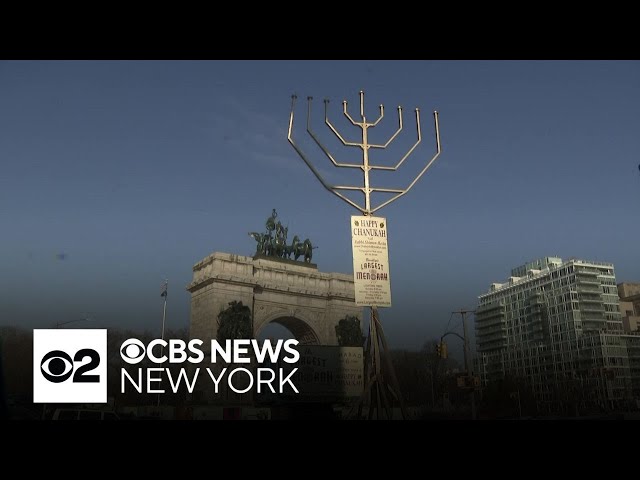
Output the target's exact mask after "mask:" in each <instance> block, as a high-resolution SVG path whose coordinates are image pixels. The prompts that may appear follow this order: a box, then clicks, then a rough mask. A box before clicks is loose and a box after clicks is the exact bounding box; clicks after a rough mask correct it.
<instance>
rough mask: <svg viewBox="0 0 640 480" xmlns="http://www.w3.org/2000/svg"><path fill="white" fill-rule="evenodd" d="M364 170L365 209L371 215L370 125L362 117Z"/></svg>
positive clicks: (366, 213)
mask: <svg viewBox="0 0 640 480" xmlns="http://www.w3.org/2000/svg"><path fill="white" fill-rule="evenodd" d="M361 126H362V145H361V147H362V170H363V172H364V209H365V212H364V214H365V215H371V189H370V188H369V170H370V167H369V143H368V138H367V127H368V126H369V125H368V124H367V122H366V120H365V118H364V117H362V125H361Z"/></svg>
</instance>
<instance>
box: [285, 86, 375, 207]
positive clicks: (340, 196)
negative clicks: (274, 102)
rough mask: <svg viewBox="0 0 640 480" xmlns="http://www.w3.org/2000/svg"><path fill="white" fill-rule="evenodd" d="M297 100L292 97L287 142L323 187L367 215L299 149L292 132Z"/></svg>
mask: <svg viewBox="0 0 640 480" xmlns="http://www.w3.org/2000/svg"><path fill="white" fill-rule="evenodd" d="M296 98H297V97H296V96H295V95H292V96H291V115H290V116H289V131H288V133H287V140H288V141H289V143H290V144H291V146H292V147H293V149H294V150H295V151H296V152H297V154H298V155H299V156H300V158H302V160H303V161H304V163H306V164H307V167H309V170H311V172H313V174H314V175H315V177H316V178H317V179H318V181H319V182H320V183H321V184H322V186H323V187H324V188H326V189H327V190H328V191H330V192H331V193H333V194H334V195H336V196H337V197H339V198H341V199H342V200H344V201H345V202H347V203H348V204H349V205H351V206H352V207H354V208H355V209H357V210H359V211H360V212H362V213H363V214H364V213H366V210H365V209H364V208H362V207H361V206H359V205H358V204H356V203H355V202H353V201H352V200H351V199H349V198H347V197H345V196H344V195H342V194H341V193H340V192H338V191H336V190H335V187H333V186H331V185H329V184H328V183H327V182H325V181H324V178H322V176H321V175H320V172H318V170H316V168H315V167H314V166H313V164H312V163H311V162H310V161H309V160H308V159H307V157H306V155H305V154H304V152H303V151H302V150H301V149H300V148H298V146H297V145H296V144H295V142H294V141H293V136H292V131H293V113H294V107H295V102H296Z"/></svg>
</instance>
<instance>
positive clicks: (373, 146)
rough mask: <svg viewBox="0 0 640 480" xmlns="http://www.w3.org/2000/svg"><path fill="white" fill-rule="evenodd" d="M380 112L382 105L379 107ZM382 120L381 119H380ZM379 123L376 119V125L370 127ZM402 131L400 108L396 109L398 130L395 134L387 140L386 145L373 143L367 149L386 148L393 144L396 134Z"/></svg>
mask: <svg viewBox="0 0 640 480" xmlns="http://www.w3.org/2000/svg"><path fill="white" fill-rule="evenodd" d="M380 111H382V105H380ZM381 118H382V117H381ZM379 121H380V119H378V120H377V121H376V123H374V124H373V125H372V127H375V126H376V125H377V124H378V122H379ZM401 131H402V107H398V130H396V133H394V134H393V135H392V136H391V138H390V139H389V140H387V143H385V144H384V145H375V144H373V143H370V144H369V148H387V147H388V146H389V144H390V143H391V142H393V140H394V139H395V138H396V137H397V136H398V134H399V133H400V132H401Z"/></svg>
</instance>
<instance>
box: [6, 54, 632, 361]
mask: <svg viewBox="0 0 640 480" xmlns="http://www.w3.org/2000/svg"><path fill="white" fill-rule="evenodd" d="M360 90H362V91H364V110H365V116H366V117H367V120H368V121H372V120H375V118H377V116H378V114H379V110H378V105H380V104H384V106H385V116H384V119H383V120H382V121H381V122H380V124H379V125H378V126H376V127H375V128H374V129H372V130H370V132H369V134H370V141H371V142H375V143H385V142H386V140H387V139H388V138H389V137H390V136H391V135H392V134H393V133H394V132H395V130H396V128H397V126H398V111H397V106H398V105H401V106H402V107H403V124H404V129H403V131H402V132H401V134H400V135H399V136H398V137H397V138H396V140H395V141H394V142H393V143H392V144H391V145H390V147H389V148H388V149H386V150H375V151H372V153H371V155H370V159H371V162H372V163H375V164H379V165H393V164H395V163H396V162H397V161H398V160H399V159H400V158H402V156H403V155H404V154H405V152H406V151H407V150H408V149H409V148H410V147H411V145H413V143H414V142H415V140H416V123H415V113H414V112H415V108H419V109H420V115H421V127H422V143H421V144H420V145H419V146H418V147H417V148H416V150H415V151H414V152H413V154H412V155H411V156H410V157H409V158H408V159H407V160H406V161H405V162H404V164H403V165H402V166H401V167H400V169H399V170H398V172H394V173H389V172H374V173H373V174H372V177H371V178H372V184H374V185H376V186H379V187H389V188H398V187H400V188H404V187H406V186H407V185H408V184H409V183H410V182H411V181H412V180H413V178H414V177H415V175H417V173H419V172H420V170H421V169H422V168H423V166H424V165H425V164H426V162H428V161H429V160H430V159H431V158H432V156H433V155H434V153H435V136H434V123H433V115H432V112H433V111H434V110H437V111H438V112H439V124H440V138H441V144H442V153H441V155H440V157H439V158H438V159H437V161H436V162H435V163H434V164H433V165H432V167H431V168H430V169H429V170H428V171H427V173H426V174H425V175H424V176H423V177H422V178H421V179H420V181H418V183H416V185H415V186H414V187H413V188H412V189H411V191H410V192H409V193H407V194H406V195H404V196H403V197H401V198H400V199H398V200H397V201H395V202H393V203H391V204H390V205H388V206H386V207H384V208H383V209H381V210H380V211H378V212H376V215H378V216H382V217H385V218H386V219H387V226H388V235H389V238H388V241H389V268H390V276H391V279H392V280H391V291H392V306H391V307H390V308H384V309H381V310H380V318H381V321H382V323H383V325H384V328H385V334H386V336H387V339H388V342H389V344H390V346H392V347H396V348H408V349H417V348H420V347H421V346H422V344H423V343H424V342H425V341H428V340H430V339H432V338H435V337H439V336H440V335H442V334H443V333H444V332H445V330H446V329H447V328H448V327H449V328H458V330H457V331H459V332H460V331H461V330H459V324H460V322H459V316H458V317H455V316H454V317H453V318H452V315H451V312H452V311H454V310H459V309H461V308H474V307H475V306H476V303H477V298H478V296H479V295H481V294H483V293H485V292H486V291H487V290H488V288H489V285H490V284H491V283H492V282H500V281H504V280H505V279H506V278H507V277H508V276H509V274H510V270H511V268H513V267H515V266H518V265H521V264H523V263H525V262H527V261H530V260H533V259H536V258H540V257H544V256H559V257H561V258H563V259H568V258H569V257H577V258H581V259H586V260H595V261H605V262H612V263H613V264H614V266H615V272H616V279H617V281H618V282H623V281H630V282H633V281H635V282H640V248H638V245H639V244H640V243H639V241H638V239H639V238H640V223H639V222H638V207H639V206H640V170H639V168H638V166H639V164H640V115H639V112H640V62H638V61H560V60H554V61H506V60H497V61H479V60H472V61H462V60H459V61H427V60H414V61H400V60H395V61H372V60H367V61H351V60H349V61H347V60H340V61H329V60H323V61H320V60H314V61H294V60H289V61H284V60H282V61H268V60H261V61H250V60H237V61H231V60H225V61H222V60H209V61H185V60H182V61H133V60H128V61H79V60H75V61H3V62H0V225H1V229H0V231H1V235H0V252H1V253H0V325H20V326H23V327H25V328H50V327H52V326H54V325H55V324H56V323H61V322H67V321H69V322H70V321H74V320H77V319H81V318H85V317H87V316H89V317H90V318H91V319H92V322H93V324H94V325H96V326H99V327H100V328H113V327H118V328H131V329H134V330H149V331H152V332H156V331H157V332H158V333H159V331H160V328H161V322H162V309H163V304H162V301H163V299H162V298H161V297H160V287H161V284H162V282H163V281H164V279H165V278H167V279H168V280H169V287H168V289H169V296H168V302H167V327H168V328H175V329H178V328H183V327H188V324H189V315H190V294H189V292H187V290H186V286H187V285H188V284H189V283H190V282H191V279H192V267H193V265H194V264H196V263H197V262H198V261H200V260H201V259H203V258H204V257H206V256H207V255H210V254H211V253H213V252H227V253H235V254H239V255H253V253H254V252H255V241H253V240H252V239H251V238H250V237H249V236H248V235H247V233H248V232H250V231H262V230H264V223H265V220H266V219H267V217H268V216H269V215H270V214H271V211H272V209H274V208H275V209H276V210H277V212H278V219H279V220H282V222H283V223H285V224H288V225H289V238H292V236H293V235H294V234H298V235H299V236H300V237H302V238H306V237H309V238H310V239H311V240H312V241H313V243H314V245H317V246H318V248H317V249H316V250H314V256H313V261H314V263H317V265H318V269H319V270H320V271H322V272H342V273H346V274H351V273H352V256H351V234H350V229H349V222H350V216H351V215H357V214H358V212H357V211H356V210H355V209H354V208H353V207H351V206H350V205H348V204H347V203H345V202H343V201H342V200H340V199H339V198H337V197H336V196H334V195H332V194H331V193H329V192H328V191H327V190H325V189H324V188H323V187H322V185H321V184H320V183H319V182H318V180H317V179H316V178H315V177H314V175H313V174H312V172H311V171H310V170H309V169H308V167H307V166H306V165H305V164H304V162H303V161H302V159H301V158H300V157H299V156H298V155H297V154H296V152H295V151H294V150H293V148H292V147H291V146H290V145H289V143H288V142H287V128H288V122H289V115H290V111H291V95H292V94H294V93H295V94H297V96H298V101H297V104H296V108H295V121H294V129H293V135H294V138H295V139H296V142H297V143H298V144H299V145H300V146H301V148H303V149H304V151H305V153H306V154H307V156H308V157H309V158H310V159H311V161H312V162H313V163H314V164H315V165H316V166H317V168H318V169H319V171H320V172H321V174H322V175H323V176H324V178H325V179H326V180H327V181H328V182H329V183H333V184H343V185H344V184H353V185H358V184H360V185H361V184H362V174H361V173H360V174H358V173H357V172H354V171H350V170H348V169H342V168H340V169H338V168H336V167H333V166H332V164H331V163H330V161H329V160H328V159H327V158H326V157H325V156H324V155H323V154H322V152H321V151H320V150H319V149H318V148H317V147H316V146H315V144H313V142H312V141H311V139H310V137H309V136H308V134H307V133H306V131H305V120H306V111H307V100H306V98H307V97H308V96H312V97H313V102H312V119H311V124H312V129H313V131H314V133H316V135H318V137H319V138H320V139H321V141H322V142H323V143H324V144H325V145H326V146H327V147H328V148H329V150H330V151H331V153H332V154H333V155H334V157H335V158H336V159H337V160H338V161H342V162H349V163H352V162H360V161H361V155H362V154H361V152H360V153H358V152H359V150H358V149H354V148H347V147H344V146H342V145H341V144H340V143H339V141H338V140H337V139H336V138H335V136H334V135H333V134H332V132H331V131H330V130H329V129H328V128H327V127H326V126H325V125H324V114H323V108H324V105H323V99H325V98H327V99H329V100H330V103H329V105H328V112H329V118H330V120H331V121H332V123H333V124H334V125H335V126H336V128H337V129H338V130H339V131H340V132H341V134H342V135H343V137H345V139H346V140H347V141H359V140H360V139H359V136H358V135H359V134H360V129H359V128H356V127H353V126H351V125H350V124H348V123H347V121H346V119H345V117H344V116H343V115H342V101H343V100H347V102H348V108H349V112H350V113H351V115H352V116H353V117H354V118H355V119H359V115H358V114H359V107H360V105H359V95H358V92H359V91H360ZM352 198H353V199H354V200H355V201H357V203H360V204H362V203H363V202H364V200H363V196H362V194H359V195H356V196H353V197H352ZM386 198H387V197H384V196H383V195H382V194H375V195H374V196H373V197H372V203H373V205H374V206H375V205H378V204H380V203H381V202H382V201H384V200H385V199H386ZM365 313H366V312H365ZM449 320H451V321H450V322H449ZM471 321H472V320H471ZM78 326H80V325H78Z"/></svg>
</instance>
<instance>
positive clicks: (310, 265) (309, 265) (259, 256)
mask: <svg viewBox="0 0 640 480" xmlns="http://www.w3.org/2000/svg"><path fill="white" fill-rule="evenodd" d="M253 259H254V260H269V261H270V262H278V263H283V264H285V265H295V266H296V267H307V268H313V269H314V270H318V264H316V263H307V262H303V261H300V260H290V259H288V258H281V257H270V256H269V255H262V254H259V253H258V254H256V255H254V256H253Z"/></svg>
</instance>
